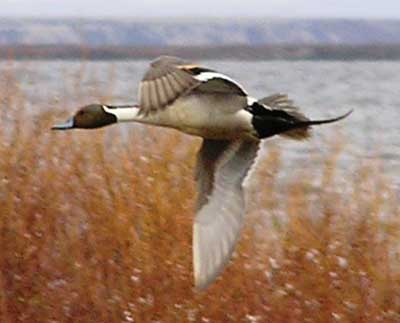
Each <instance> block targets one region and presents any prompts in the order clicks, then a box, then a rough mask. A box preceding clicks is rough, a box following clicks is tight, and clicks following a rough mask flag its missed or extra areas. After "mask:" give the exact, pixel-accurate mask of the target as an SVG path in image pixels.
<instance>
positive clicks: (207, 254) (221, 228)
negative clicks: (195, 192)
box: [193, 140, 258, 289]
mask: <svg viewBox="0 0 400 323" xmlns="http://www.w3.org/2000/svg"><path fill="white" fill-rule="evenodd" d="M257 151H258V142H253V141H251V142H250V141H245V140H237V141H233V142H227V141H215V140H204V141H203V145H202V148H201V149H200V151H199V155H198V162H197V182H198V185H199V198H198V212H197V215H196V219H195V223H194V227H193V263H194V276H195V285H196V287H197V288H199V289H202V288H205V287H207V286H208V285H209V284H210V283H212V282H213V281H214V280H215V279H216V277H217V275H218V274H219V273H220V272H221V271H222V269H223V268H224V266H225V264H226V262H227V261H228V260H229V259H230V257H231V254H232V251H233V249H234V246H235V243H236V241H237V239H238V237H239V233H240V230H241V228H242V223H243V215H244V206H245V205H244V196H243V192H242V183H243V181H244V179H245V177H246V176H247V174H248V171H249V169H250V167H251V165H252V164H253V162H254V160H255V158H256V156H257Z"/></svg>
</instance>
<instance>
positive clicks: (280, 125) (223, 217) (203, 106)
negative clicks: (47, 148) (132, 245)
mask: <svg viewBox="0 0 400 323" xmlns="http://www.w3.org/2000/svg"><path fill="white" fill-rule="evenodd" d="M350 113H351V111H350V112H348V113H346V114H344V115H342V116H339V117H336V118H332V119H325V120H310V119H308V118H307V117H305V116H304V115H303V114H302V113H301V112H299V110H298V109H297V108H296V107H295V106H294V105H293V102H292V101H291V100H289V99H288V97H287V96H286V95H282V94H274V95H271V96H268V97H266V98H263V99H261V100H257V99H254V98H253V97H251V96H249V95H248V94H247V92H246V91H245V90H244V89H243V87H242V86H241V85H239V84H238V83H237V82H236V81H234V80H233V79H231V78H230V77H228V76H226V75H224V74H221V73H219V72H216V71H214V70H212V69H209V68H206V67H202V66H200V65H197V64H192V63H189V62H187V61H185V60H182V59H180V58H176V57H166V56H163V57H160V58H158V59H157V60H155V61H153V62H152V63H151V65H150V68H149V69H148V70H147V72H146V73H145V75H144V77H143V79H142V81H141V83H140V85H139V104H138V105H128V106H127V105H125V106H111V105H105V104H104V105H103V104H91V105H88V106H85V107H83V108H81V109H80V110H79V111H78V112H77V113H76V114H75V116H74V117H72V118H70V119H69V120H68V121H67V122H66V123H64V124H60V125H55V126H54V127H53V129H58V130H66V129H73V128H85V129H86V128H98V127H103V126H107V125H110V124H114V123H117V122H131V121H134V122H140V123H145V124H150V125H157V126H162V127H169V128H174V129H178V130H180V131H182V132H184V133H187V134H190V135H196V136H200V137H203V142H202V145H201V147H200V149H199V152H198V155H197V163H196V169H195V176H196V180H197V185H198V191H199V194H198V200H197V205H196V217H195V220H194V225H193V265H194V279H195V286H196V287H197V288H205V287H207V286H208V285H209V284H210V283H212V282H213V281H214V280H215V279H216V277H217V275H218V274H219V273H220V272H221V271H222V269H223V268H224V266H225V264H226V262H227V261H228V260H229V259H230V257H231V254H232V251H233V249H234V246H235V243H236V241H237V239H238V237H239V233H240V230H241V228H242V224H243V216H244V207H245V201H244V196H243V187H242V184H243V181H244V179H245V178H246V176H247V174H248V172H249V169H250V168H251V166H252V164H253V163H254V160H255V159H256V156H257V152H258V150H259V143H260V141H261V140H262V139H265V138H268V137H271V136H274V135H282V136H286V137H288V138H292V139H296V140H301V139H305V138H307V137H308V136H309V135H310V127H311V126H314V125H319V124H324V123H331V122H335V121H338V120H341V119H343V118H345V117H347V116H348V115H349V114H350Z"/></svg>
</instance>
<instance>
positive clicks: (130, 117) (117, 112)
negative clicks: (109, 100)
mask: <svg viewBox="0 0 400 323" xmlns="http://www.w3.org/2000/svg"><path fill="white" fill-rule="evenodd" d="M103 109H104V111H105V112H107V113H110V114H113V115H114V116H115V117H116V118H117V121H118V122H124V121H125V122H127V121H136V120H138V114H139V108H138V107H129V108H128V107H124V108H118V107H116V108H108V107H107V106H106V105H103Z"/></svg>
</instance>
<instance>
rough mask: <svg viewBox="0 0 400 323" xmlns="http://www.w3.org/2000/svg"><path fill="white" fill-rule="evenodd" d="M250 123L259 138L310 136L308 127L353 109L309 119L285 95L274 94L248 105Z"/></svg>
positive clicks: (332, 120)
mask: <svg viewBox="0 0 400 323" xmlns="http://www.w3.org/2000/svg"><path fill="white" fill-rule="evenodd" d="M249 111H250V112H251V113H252V114H253V119H252V123H253V126H254V128H255V130H256V131H257V133H258V136H259V137H260V138H267V137H271V136H273V135H281V136H285V137H288V138H291V139H295V140H303V139H306V138H308V137H309V136H310V127H311V126H315V125H320V124H325V123H332V122H336V121H339V120H342V119H344V118H346V117H347V116H348V115H350V114H351V113H352V112H353V110H350V111H349V112H347V113H345V114H343V115H341V116H339V117H336V118H331V119H323V120H309V119H308V118H307V117H305V116H304V115H303V114H302V113H301V112H300V111H299V110H298V108H297V107H296V106H294V104H293V102H292V101H291V100H289V99H288V97H287V96H286V95H283V94H275V95H272V96H269V97H266V98H264V99H261V100H259V101H258V102H257V103H255V104H253V106H251V107H249Z"/></svg>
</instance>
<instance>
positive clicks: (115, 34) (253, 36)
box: [0, 0, 400, 322]
mask: <svg viewBox="0 0 400 323" xmlns="http://www.w3.org/2000/svg"><path fill="white" fill-rule="evenodd" d="M0 7H1V10H0V156H1V158H0V248H1V252H0V322H187V321H190V322H336V321H338V322H399V321H400V294H399V291H400V267H399V265H400V249H399V229H400V218H399V217H400V206H399V205H400V203H399V200H400V176H399V174H400V131H399V122H398V120H399V118H400V109H399V106H400V95H399V93H400V92H399V84H400V2H398V1H394V0H382V1H372V0H364V1H360V0H347V1H345V0H336V1H331V0H328V1H325V2H324V3H321V2H320V1H316V0H292V1H288V0H279V1H278V0H270V1H257V0H248V1H237V0H229V1H228V0H223V1H218V2H217V1H211V0H203V1H200V2H193V1H183V0H170V1H161V0H149V1H145V2H141V3H139V2H137V1H128V0H115V1H103V0H100V1H94V0H86V1H77V0H69V1H67V0H58V1H57V2H55V1H52V0H36V1H35V2H34V3H33V2H32V1H28V0H2V1H1V4H0ZM159 55H175V56H180V57H183V58H186V59H188V60H192V61H195V62H198V63H201V64H203V65H206V66H208V67H210V68H213V69H216V70H218V71H221V72H223V73H225V74H227V75H229V76H231V77H233V78H234V79H236V80H237V81H238V82H239V83H241V84H242V85H243V86H244V87H245V88H246V89H247V90H248V91H249V93H250V94H251V95H252V96H255V97H258V98H261V97H264V96H267V95H271V94H273V93H277V92H279V93H288V94H289V97H290V98H291V99H293V100H294V101H295V102H296V104H297V105H298V106H299V107H300V109H301V110H302V111H303V112H305V114H306V115H307V116H309V117H310V118H314V119H317V118H326V117H334V116H337V115H339V114H342V113H344V112H346V111H348V110H349V109H353V110H354V112H353V114H352V115H351V116H350V117H349V118H347V119H346V120H344V121H342V122H340V123H337V124H333V125H330V126H323V127H319V128H316V129H315V130H314V131H313V134H314V135H313V137H312V138H311V139H310V140H308V141H305V142H290V141H288V140H285V139H282V138H271V139H268V140H266V141H265V142H264V143H263V147H262V151H261V154H260V158H259V162H258V165H257V167H256V170H255V172H254V174H253V176H252V178H251V179H250V180H249V181H248V184H247V186H248V187H247V195H248V201H249V206H248V223H247V225H246V228H245V230H244V234H243V237H242V239H241V240H240V243H239V246H238V248H237V251H236V253H235V256H234V261H233V262H232V264H230V265H229V266H228V268H227V270H226V271H225V272H224V273H223V274H222V276H221V278H220V279H219V280H218V281H217V282H216V283H215V284H214V285H212V286H211V287H210V289H208V290H207V291H206V292H204V293H196V292H195V291H194V290H193V289H192V284H193V283H192V280H193V279H192V264H191V261H192V260H191V230H192V229H191V226H192V217H193V206H194V201H195V197H196V192H195V190H194V187H195V183H194V181H193V179H192V169H193V164H194V156H195V153H196V151H197V149H198V146H199V143H200V141H199V139H197V138H194V137H190V136H185V135H181V134H178V133H177V132H175V131H172V130H166V129H158V128H152V127H143V126H140V125H133V124H130V125H127V124H124V125H116V126H112V127H107V128H105V129H100V130H95V131H71V132H66V133H53V132H51V131H49V128H50V126H51V125H52V124H53V123H54V122H55V121H60V120H63V119H64V118H66V117H68V116H70V115H71V114H73V113H74V112H75V111H76V110H77V109H78V107H80V106H82V105H85V104H88V103H92V102H101V103H109V104H129V103H134V102H136V98H137V95H136V92H137V85H138V82H139V81H140V79H141V77H142V75H143V73H144V71H145V70H146V68H147V66H148V64H149V63H150V61H151V60H153V59H154V58H156V57H157V56H159ZM289 309H290V310H289Z"/></svg>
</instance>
